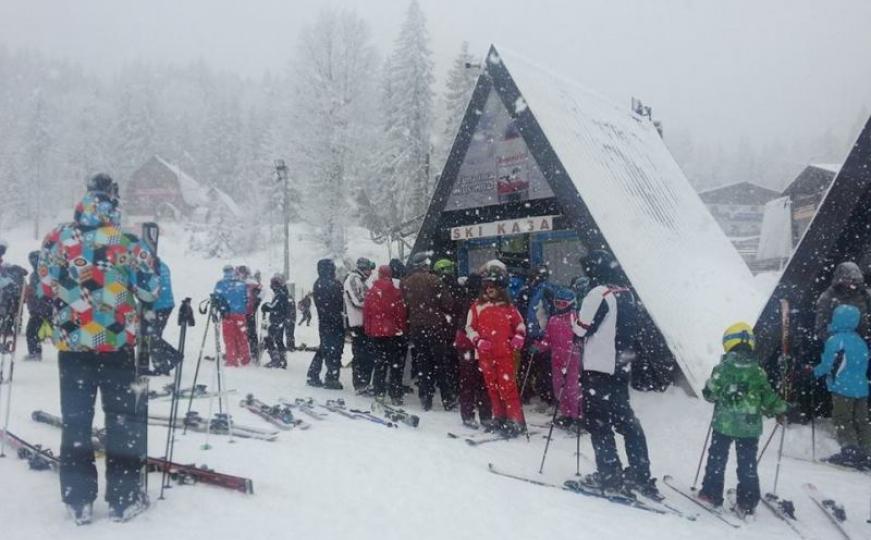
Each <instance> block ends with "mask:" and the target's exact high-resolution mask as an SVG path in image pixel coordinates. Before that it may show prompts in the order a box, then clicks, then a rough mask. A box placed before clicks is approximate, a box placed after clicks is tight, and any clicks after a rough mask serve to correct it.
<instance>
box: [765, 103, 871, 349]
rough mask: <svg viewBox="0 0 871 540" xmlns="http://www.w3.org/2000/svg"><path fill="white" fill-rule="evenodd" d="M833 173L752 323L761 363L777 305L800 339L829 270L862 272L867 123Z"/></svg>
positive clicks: (867, 204) (867, 214)
mask: <svg viewBox="0 0 871 540" xmlns="http://www.w3.org/2000/svg"><path fill="white" fill-rule="evenodd" d="M811 167H813V166H811ZM811 167H808V168H811ZM814 168H815V169H817V168H816V167H814ZM817 170H823V169H817ZM838 171H839V172H838V173H837V176H836V177H835V179H834V181H833V182H832V183H831V184H830V185H829V186H828V188H827V191H826V192H825V195H824V197H823V200H822V202H821V203H820V206H819V208H818V209H817V212H816V214H815V215H814V217H813V220H812V221H811V223H810V225H808V228H807V230H806V231H805V232H804V235H803V236H802V238H801V240H800V241H799V243H798V245H797V246H796V248H795V250H794V251H793V253H792V257H791V258H790V260H789V262H788V263H787V266H786V268H785V269H784V271H783V274H782V275H781V277H780V281H779V282H778V284H777V287H776V288H775V289H774V292H773V293H772V295H771V297H770V298H769V299H768V302H767V304H766V305H765V308H764V309H763V311H762V313H761V314H760V316H759V320H757V321H756V333H757V344H758V347H759V350H760V353H761V355H762V357H763V358H767V357H771V356H772V355H774V354H776V352H777V351H778V350H779V347H780V345H779V344H780V335H781V320H780V312H779V310H780V301H781V299H786V300H788V301H789V304H790V311H791V313H792V314H793V317H792V319H791V324H790V327H791V331H792V335H793V336H798V337H799V338H800V339H804V338H805V337H807V333H808V332H810V331H811V330H812V327H813V315H814V305H815V303H816V299H817V297H819V295H820V293H822V292H823V290H825V289H826V288H827V287H828V286H829V283H830V282H831V279H832V272H833V271H834V268H835V266H836V265H837V264H838V263H840V262H843V261H854V262H857V263H860V264H861V265H862V266H863V268H862V270H863V271H864V272H866V274H867V272H868V269H869V266H868V263H869V260H868V259H867V258H868V255H866V253H864V252H865V250H867V246H868V245H869V244H871V229H869V227H868V224H869V223H871V118H869V119H868V123H866V124H865V128H864V129H863V130H862V132H861V133H860V134H859V137H858V138H857V140H856V143H855V144H854V145H853V148H852V150H851V151H850V154H849V155H848V156H847V160H846V161H845V162H844V165H843V166H841V167H839V168H838ZM829 172H830V173H831V171H829Z"/></svg>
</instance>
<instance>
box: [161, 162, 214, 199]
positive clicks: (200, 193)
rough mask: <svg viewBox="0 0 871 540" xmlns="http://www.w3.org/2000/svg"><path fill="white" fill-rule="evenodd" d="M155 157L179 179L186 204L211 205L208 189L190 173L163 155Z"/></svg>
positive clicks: (179, 185)
mask: <svg viewBox="0 0 871 540" xmlns="http://www.w3.org/2000/svg"><path fill="white" fill-rule="evenodd" d="M154 159H155V160H157V162H158V163H160V164H161V165H163V166H164V167H166V168H167V169H169V170H170V171H171V172H172V174H174V175H175V177H176V179H177V180H178V187H179V190H180V191H181V197H182V199H184V202H185V204H187V205H188V206H191V207H193V208H196V207H198V206H208V205H209V193H208V189H206V188H204V187H203V186H201V185H200V183H199V182H197V181H196V180H194V179H193V178H191V177H190V176H188V174H187V173H185V172H184V171H183V170H181V169H180V168H178V167H177V166H175V165H173V164H172V163H170V162H168V161H166V160H165V159H163V158H162V157H160V156H158V155H155V156H154Z"/></svg>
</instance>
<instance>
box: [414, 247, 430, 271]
mask: <svg viewBox="0 0 871 540" xmlns="http://www.w3.org/2000/svg"><path fill="white" fill-rule="evenodd" d="M431 255H432V253H430V252H429V251H420V252H418V253H415V254H414V256H413V257H412V258H411V267H412V268H429V265H430V264H432V260H431V259H430V256H431Z"/></svg>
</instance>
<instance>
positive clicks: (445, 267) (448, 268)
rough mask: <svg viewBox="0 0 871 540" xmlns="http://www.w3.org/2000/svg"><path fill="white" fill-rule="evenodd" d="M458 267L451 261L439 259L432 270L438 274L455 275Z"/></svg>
mask: <svg viewBox="0 0 871 540" xmlns="http://www.w3.org/2000/svg"><path fill="white" fill-rule="evenodd" d="M455 267H456V265H455V264H454V261H452V260H450V259H439V260H437V261H436V262H435V264H434V265H432V269H433V271H434V272H435V273H437V274H453V273H454V268H455Z"/></svg>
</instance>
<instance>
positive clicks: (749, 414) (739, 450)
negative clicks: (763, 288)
mask: <svg viewBox="0 0 871 540" xmlns="http://www.w3.org/2000/svg"><path fill="white" fill-rule="evenodd" d="M754 345H755V341H754V338H753V329H752V328H751V327H750V325H748V324H747V323H743V322H741V323H736V324H733V325H732V326H730V327H729V328H727V329H726V332H725V333H724V334H723V349H724V351H725V354H724V355H723V357H722V359H721V360H720V364H719V365H717V366H716V367H715V368H714V370H713V372H712V373H711V378H710V379H708V382H707V383H706V384H705V388H704V390H703V391H702V393H703V395H704V397H705V399H706V400H708V401H710V402H711V403H714V404H715V405H714V418H713V420H712V421H711V429H712V433H711V446H710V447H709V448H708V462H707V465H706V466H705V479H704V481H703V482H702V489H701V491H700V492H699V495H698V496H699V498H700V499H702V500H703V501H706V502H708V503H710V504H712V505H714V506H721V505H722V504H723V482H724V476H725V472H726V462H727V461H728V459H729V446H731V444H732V443H733V442H734V443H735V453H736V455H737V457H738V492H737V506H736V508H735V511H736V512H737V513H738V514H739V515H742V516H744V515H751V514H753V512H754V510H755V509H756V505H757V504H758V503H759V476H758V474H757V472H756V453H757V448H758V446H759V436H760V435H762V415H765V416H775V415H778V421H783V420H782V417H780V416H779V415H782V414H783V413H785V412H786V403H785V402H784V401H783V400H781V399H780V398H779V397H778V396H777V394H776V393H775V392H774V390H773V389H772V388H771V385H769V384H768V378H767V377H766V375H765V371H763V370H762V368H761V367H760V366H759V364H758V363H757V361H756V358H755V357H754V355H753V347H754Z"/></svg>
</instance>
